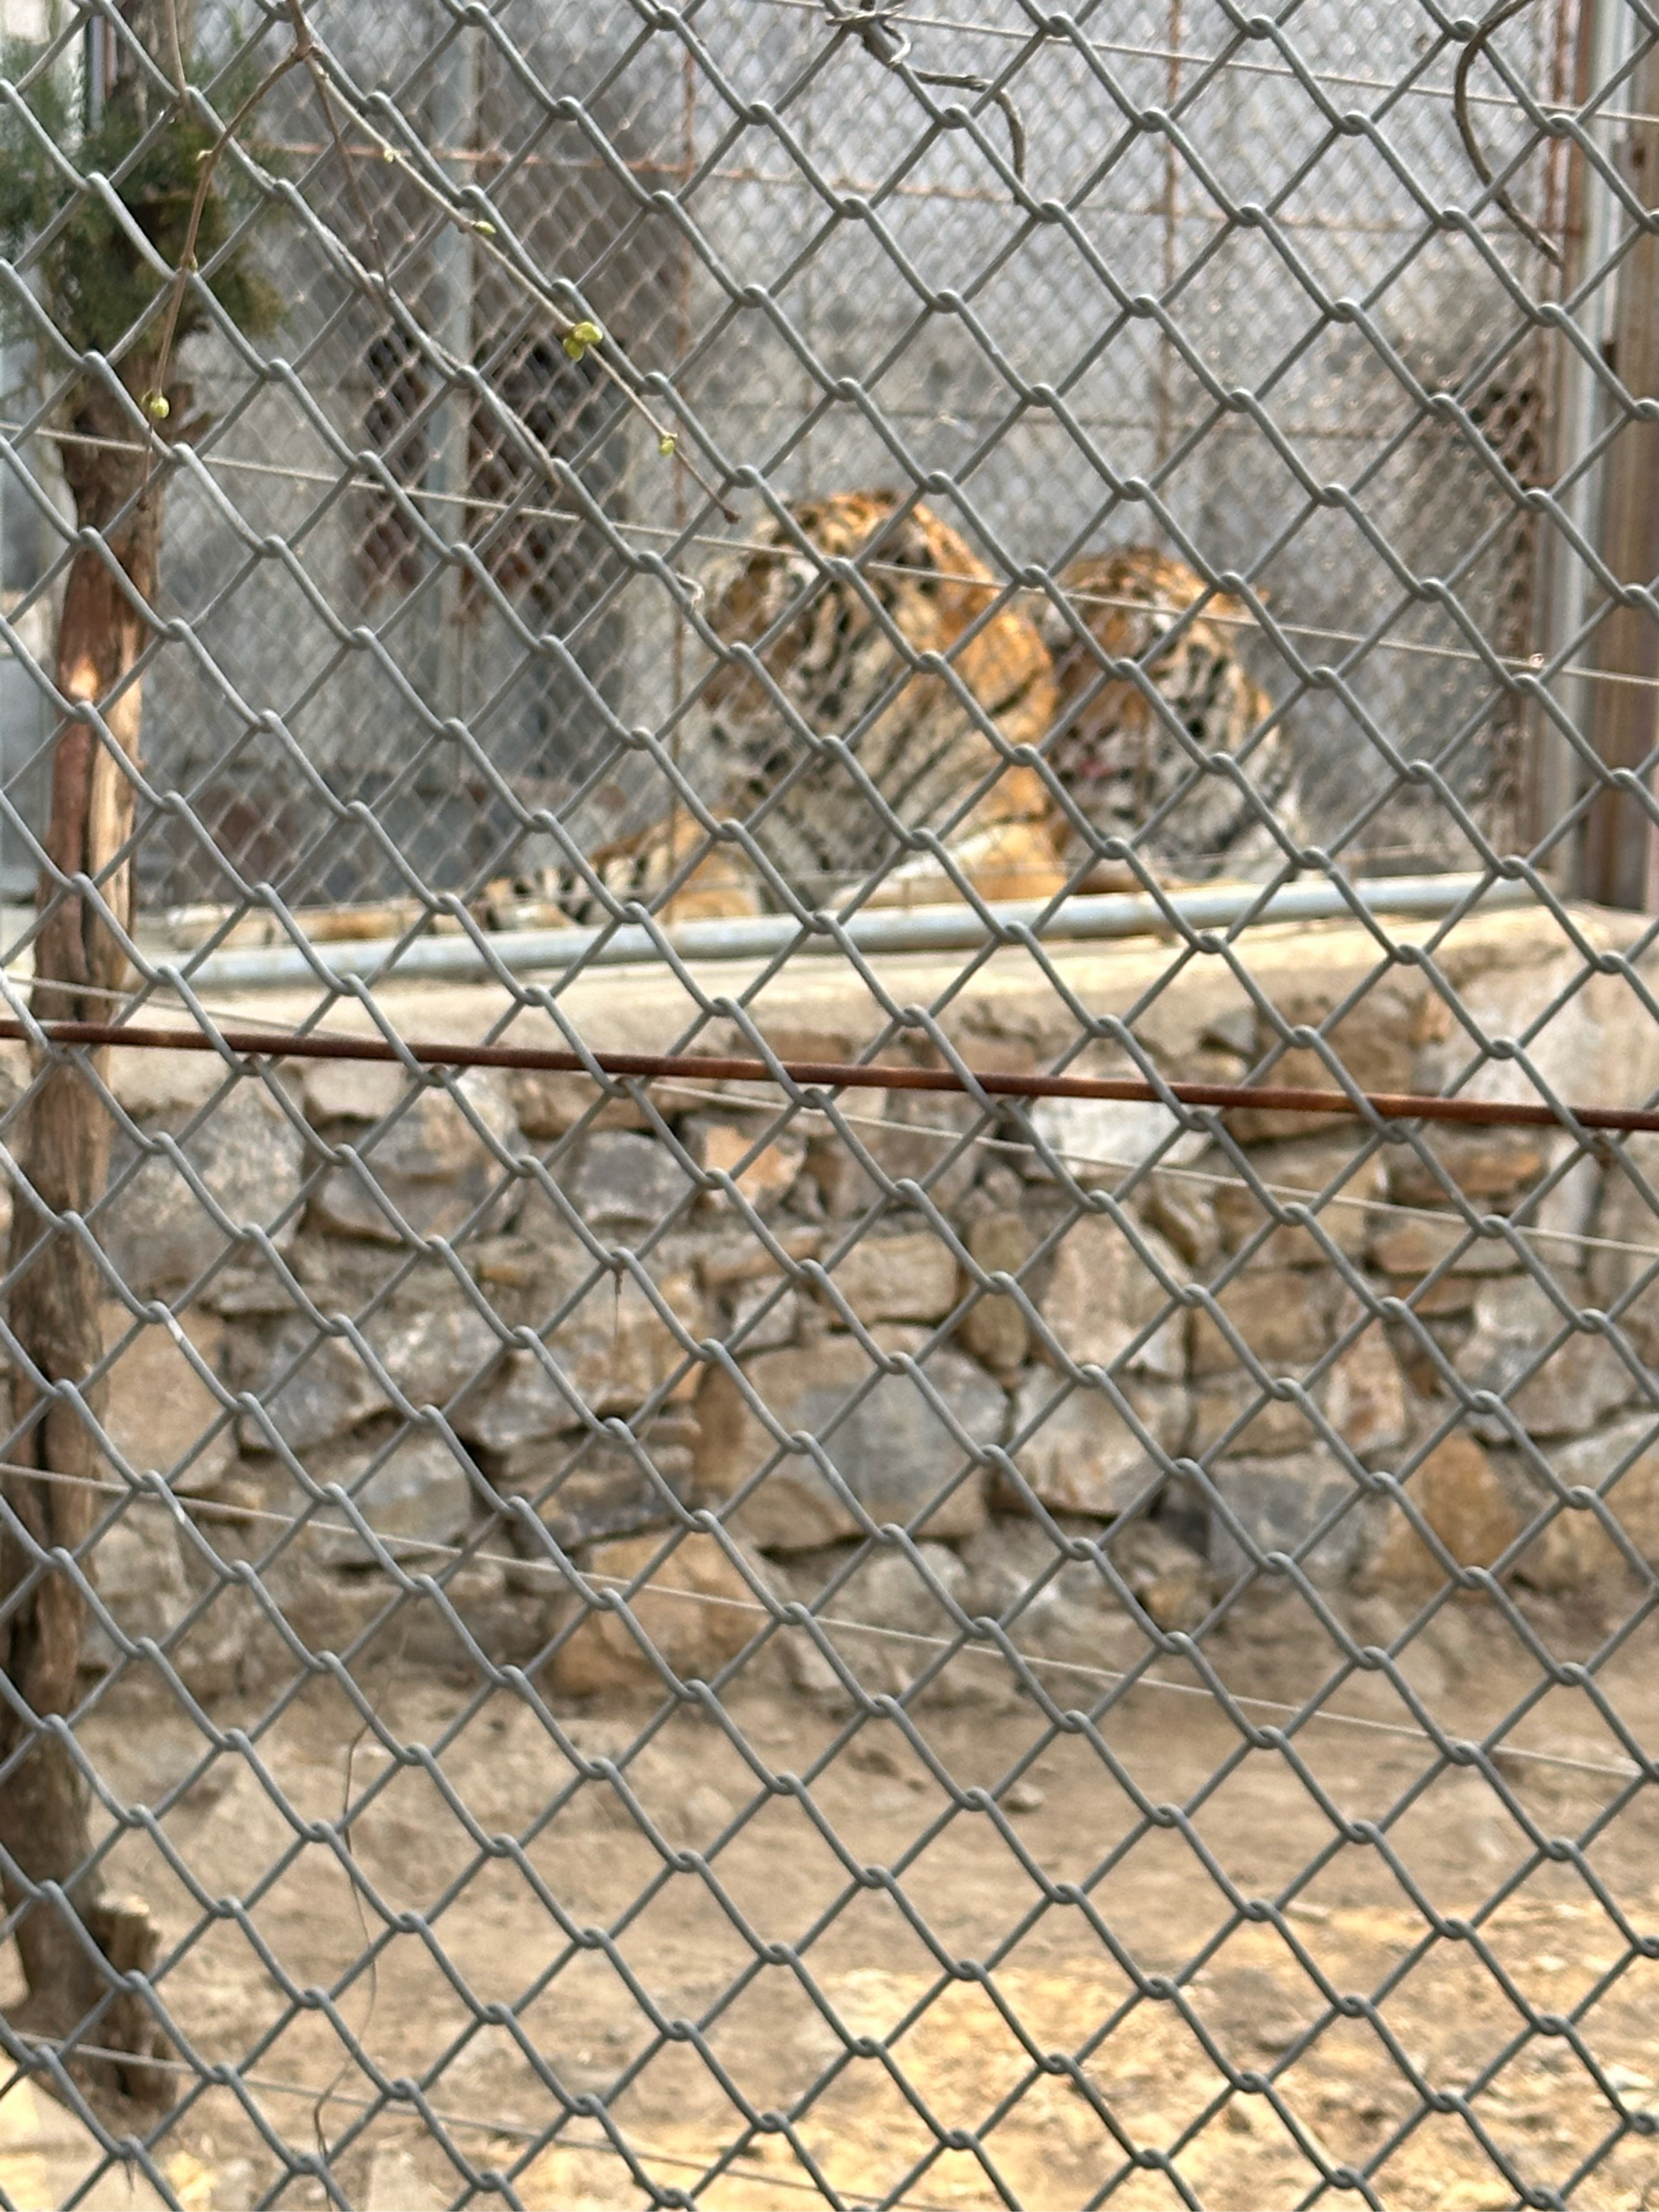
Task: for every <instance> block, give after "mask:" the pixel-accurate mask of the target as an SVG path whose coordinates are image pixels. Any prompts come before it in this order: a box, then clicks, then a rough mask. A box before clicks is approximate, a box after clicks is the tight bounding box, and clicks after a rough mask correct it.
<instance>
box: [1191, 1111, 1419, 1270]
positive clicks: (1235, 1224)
mask: <svg viewBox="0 0 1659 2212" xmlns="http://www.w3.org/2000/svg"><path fill="white" fill-rule="evenodd" d="M1250 1168H1251V1170H1252V1172H1253V1173H1254V1174H1255V1175H1256V1176H1259V1177H1260V1178H1261V1182H1263V1183H1264V1184H1267V1185H1269V1186H1271V1187H1272V1191H1273V1196H1274V1197H1275V1198H1276V1199H1277V1200H1279V1204H1280V1205H1281V1206H1285V1205H1291V1204H1299V1205H1303V1206H1308V1207H1310V1209H1315V1218H1316V1220H1317V1222H1318V1224H1319V1231H1320V1234H1319V1236H1318V1237H1316V1236H1315V1235H1314V1234H1313V1232H1312V1231H1311V1230H1310V1229H1299V1228H1291V1227H1290V1226H1288V1225H1285V1224H1280V1225H1278V1226H1276V1227H1274V1228H1273V1229H1271V1230H1269V1231H1268V1233H1267V1236H1266V1237H1264V1238H1263V1239H1262V1241H1261V1243H1260V1244H1259V1245H1258V1246H1257V1247H1256V1249H1255V1251H1253V1252H1252V1253H1251V1255H1250V1257H1249V1261H1247V1262H1246V1265H1247V1267H1249V1268H1251V1269H1255V1268H1257V1267H1328V1266H1329V1264H1330V1261H1329V1259H1328V1254H1327V1251H1326V1249H1325V1248H1326V1246H1327V1245H1334V1246H1335V1248H1336V1249H1337V1250H1338V1251H1339V1252H1341V1253H1344V1254H1346V1255H1347V1257H1348V1258H1350V1259H1358V1257H1359V1256H1360V1255H1361V1254H1362V1253H1363V1252H1364V1249H1365V1241H1366V1238H1367V1237H1368V1235H1369V1234H1370V1225H1371V1215H1370V1210H1369V1206H1368V1205H1366V1204H1363V1203H1361V1204H1354V1203H1352V1202H1351V1201H1353V1200H1374V1199H1379V1198H1381V1197H1382V1196H1383V1174H1384V1167H1383V1160H1382V1158H1380V1157H1379V1156H1378V1155H1376V1154H1373V1155H1372V1156H1371V1158H1370V1159H1361V1158H1358V1157H1357V1154H1356V1142H1355V1136H1354V1132H1353V1131H1352V1129H1347V1130H1344V1131H1341V1132H1333V1133H1332V1134H1331V1135H1329V1136H1324V1137H1307V1138H1304V1139H1301V1140H1300V1141H1299V1142H1295V1141H1293V1142H1291V1143H1288V1144H1277V1145H1262V1146H1259V1147H1258V1148H1257V1149H1256V1150H1255V1151H1254V1152H1252V1153H1251V1155H1250ZM1327 1192H1328V1193H1329V1194H1330V1196H1329V1198H1328V1200H1326V1202H1325V1203H1324V1204H1322V1205H1316V1201H1317V1200H1319V1199H1320V1198H1321V1197H1322V1195H1323V1194H1325V1193H1327ZM1338 1201H1340V1203H1339V1202H1338ZM1212 1203H1213V1205H1214V1207H1215V1218H1216V1220H1217V1222H1218V1225H1219V1227H1220V1231H1221V1239H1222V1243H1223V1246H1224V1248H1225V1249H1226V1250H1227V1251H1229V1252H1237V1250H1239V1249H1240V1248H1241V1247H1242V1246H1243V1244H1245V1243H1248V1242H1249V1240H1250V1239H1252V1238H1253V1237H1255V1236H1257V1235H1258V1234H1259V1233H1260V1231H1261V1230H1262V1229H1263V1228H1264V1227H1265V1226H1266V1225H1267V1223H1268V1222H1269V1221H1270V1220H1272V1218H1273V1216H1272V1215H1271V1213H1270V1212H1269V1211H1268V1209H1267V1207H1266V1206H1264V1205H1263V1204H1262V1202H1261V1200H1260V1199H1259V1198H1258V1197H1257V1196H1256V1194H1255V1192H1254V1191H1253V1190H1252V1189H1251V1188H1249V1185H1248V1183H1245V1182H1242V1181H1241V1182H1237V1183H1223V1184H1220V1185H1218V1188H1217V1189H1216V1192H1215V1195H1214V1199H1213V1200H1212Z"/></svg>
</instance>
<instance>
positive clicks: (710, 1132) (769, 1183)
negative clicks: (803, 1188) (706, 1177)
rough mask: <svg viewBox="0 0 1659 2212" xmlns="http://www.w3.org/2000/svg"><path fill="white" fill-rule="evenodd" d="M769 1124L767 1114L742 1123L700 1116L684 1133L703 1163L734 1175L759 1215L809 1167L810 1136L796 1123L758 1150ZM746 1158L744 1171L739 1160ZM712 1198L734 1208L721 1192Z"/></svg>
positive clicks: (777, 1202) (775, 1203)
mask: <svg viewBox="0 0 1659 2212" xmlns="http://www.w3.org/2000/svg"><path fill="white" fill-rule="evenodd" d="M768 1127H769V1123H768V1121H767V1117H766V1116H765V1115H763V1114H750V1115H746V1116H745V1117H744V1121H742V1122H741V1123H733V1122H731V1121H713V1120H709V1119H708V1118H706V1117H704V1116H701V1115H700V1116H698V1117H697V1118H696V1120H694V1121H688V1122H687V1123H686V1124H685V1126H684V1128H683V1129H682V1130H681V1132H680V1136H681V1141H682V1142H683V1143H684V1146H685V1148H686V1150H687V1151H688V1152H690V1155H691V1157H692V1158H693V1159H694V1160H696V1163H697V1165H698V1166H699V1167H701V1168H704V1169H707V1170H709V1171H711V1172H713V1173H716V1174H720V1175H728V1176H732V1178H733V1179H734V1181H735V1182H736V1185H737V1190H738V1196H739V1197H740V1198H741V1199H742V1200H743V1201H744V1204H745V1205H747V1206H752V1207H753V1208H754V1210H755V1211H756V1212H757V1213H761V1214H769V1213H771V1212H773V1211H774V1210H775V1208H776V1207H777V1206H781V1205H782V1203H783V1201H784V1200H785V1199H786V1198H787V1197H788V1195H789V1193H790V1191H791V1190H792V1189H793V1188H794V1184H795V1181H796V1178H797V1177H798V1176H799V1174H800V1171H801V1170H802V1168H803V1167H804V1166H805V1163H806V1138H805V1134H804V1133H803V1132H802V1131H800V1130H799V1129H796V1128H793V1127H790V1128H786V1129H780V1130H779V1131H778V1132H777V1133H776V1134H775V1136H773V1137H771V1138H770V1139H769V1142H768V1143H766V1144H765V1145H764V1146H762V1148H761V1150H760V1151H759V1152H755V1146H757V1144H759V1143H760V1140H761V1139H762V1138H763V1136H765V1135H766V1133H767V1131H768ZM751 1152H754V1158H752V1159H751V1158H750V1157H749V1156H750V1153H751ZM744 1160H746V1161H747V1162H748V1164H747V1165H746V1166H744V1167H743V1168H741V1169H739V1165H738V1163H739V1162H740V1161H744ZM709 1200H710V1203H711V1204H713V1205H714V1206H716V1207H719V1208H721V1209H723V1210H726V1211H728V1212H729V1211H730V1210H731V1205H732V1201H731V1200H729V1199H728V1198H726V1196H725V1194H723V1193H722V1192H718V1191H716V1192H711V1193H710V1194H709Z"/></svg>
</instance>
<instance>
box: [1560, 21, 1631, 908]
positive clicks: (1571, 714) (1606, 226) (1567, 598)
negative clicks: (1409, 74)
mask: <svg viewBox="0 0 1659 2212" xmlns="http://www.w3.org/2000/svg"><path fill="white" fill-rule="evenodd" d="M1631 34H1632V16H1631V14H1630V10H1629V9H1628V8H1627V7H1626V5H1625V0H1584V15H1583V21H1582V28H1581V43H1582V50H1583V67H1582V74H1581V76H1580V82H1579V85H1578V88H1577V91H1578V95H1579V97H1580V99H1581V100H1582V99H1586V98H1593V97H1594V96H1595V93H1596V92H1597V91H1598V90H1600V88H1601V87H1602V86H1604V85H1606V84H1607V83H1609V82H1611V81H1612V80H1613V77H1614V76H1616V75H1617V74H1618V72H1619V70H1620V69H1621V68H1622V67H1623V66H1624V64H1625V62H1626V58H1628V55H1629V52H1630V46H1631ZM1609 104H1610V105H1615V106H1623V105H1624V102H1623V101H1622V100H1614V101H1613V102H1611V103H1609ZM1587 127H1588V131H1589V137H1591V139H1592V140H1593V141H1594V143H1595V145H1596V146H1597V148H1598V149H1600V150H1601V153H1602V155H1603V156H1604V157H1605V158H1609V159H1610V158H1611V154H1612V149H1613V139H1614V133H1615V131H1616V130H1617V128H1618V126H1617V125H1614V124H1612V123H1609V122H1606V121H1603V120H1601V118H1599V117H1597V118H1594V119H1592V120H1591V121H1590V123H1589V125H1588V126H1587ZM1576 167H1577V173H1578V191H1577V202H1578V206H1577V222H1576V224H1575V225H1574V228H1576V230H1577V252H1576V253H1575V254H1574V255H1573V256H1572V259H1571V284H1570V287H1569V289H1571V286H1572V285H1577V284H1581V283H1583V282H1584V281H1585V280H1586V279H1587V278H1592V277H1593V276H1594V275H1595V271H1596V270H1600V269H1603V268H1605V267H1606V265H1607V260H1608V258H1609V256H1610V255H1611V253H1612V252H1613V247H1614V246H1615V244H1616V242H1617V239H1618V234H1619V231H1618V226H1619V208H1618V203H1617V202H1616V201H1615V200H1614V198H1613V196H1612V194H1611V193H1610V192H1609V191H1608V190H1607V185H1605V184H1604V183H1603V181H1602V179H1601V176H1600V174H1599V173H1597V171H1596V170H1595V168H1594V167H1592V166H1591V165H1590V164H1589V162H1587V161H1582V160H1581V161H1578V162H1577V164H1576ZM1615 296H1616V295H1615V291H1614V288H1613V284H1612V283H1611V282H1607V283H1598V284H1596V285H1595V289H1593V290H1592V291H1591V292H1590V294H1589V296H1588V297H1587V298H1586V299H1585V300H1584V301H1583V302H1582V303H1581V305H1580V306H1579V308H1578V310H1577V324H1578V327H1579V329H1580V330H1581V331H1583V334H1584V336H1585V337H1586V338H1587V340H1588V341H1589V351H1590V352H1591V354H1593V355H1595V356H1604V355H1605V353H1606V350H1607V346H1608V344H1609V343H1610V342H1611V339H1612V335H1613V311H1614V304H1615ZM1557 420H1558V429H1557V436H1556V468H1555V476H1556V480H1557V481H1558V483H1559V481H1560V480H1561V479H1562V478H1563V477H1571V482H1570V483H1568V484H1567V486H1566V488H1565V490H1564V491H1563V492H1562V493H1561V495H1560V503H1561V506H1562V507H1563V508H1564V509H1565V513H1566V515H1567V518H1568V520H1569V521H1570V522H1571V526H1572V527H1573V529H1574V531H1575V532H1577V534H1578V535H1579V536H1581V537H1582V538H1584V539H1586V540H1588V541H1589V542H1590V543H1592V544H1594V543H1595V539H1596V538H1597V535H1598V532H1599V528H1600V518H1601V501H1602V495H1603V480H1604V475H1605V464H1598V465H1596V466H1595V467H1594V468H1590V469H1584V468H1583V466H1582V464H1583V457H1584V455H1585V454H1586V453H1589V450H1590V448H1591V447H1592V446H1593V445H1594V444H1595V439H1596V437H1597V435H1599V433H1600V431H1601V428H1602V427H1603V416H1602V398H1601V382H1600V380H1599V379H1598V378H1597V376H1596V374H1595V370H1594V368H1592V367H1591V366H1590V364H1589V362H1588V361H1586V360H1585V358H1584V357H1583V354H1582V353H1581V352H1580V351H1579V350H1578V349H1577V347H1573V346H1563V348H1562V361H1561V382H1560V388H1559V414H1558V418H1557ZM1589 582H1590V579H1589V572H1588V570H1587V569H1586V568H1585V566H1584V563H1583V560H1582V559H1581V558H1580V556H1578V555H1577V553H1576V552H1574V551H1573V550H1571V547H1570V546H1569V545H1568V544H1566V542H1565V539H1564V538H1561V537H1560V536H1559V535H1558V536H1557V537H1556V538H1555V540H1554V544H1553V549H1552V555H1551V561H1550V593H1549V651H1550V653H1551V656H1552V657H1554V656H1555V655H1557V654H1559V653H1562V652H1563V651H1564V650H1565V649H1566V648H1567V647H1569V646H1570V645H1571V641H1573V639H1575V638H1576V637H1577V635H1578V634H1579V632H1580V631H1581V630H1582V629H1583V626H1584V623H1585V620H1586V617H1588V615H1589V609H1590V599H1589ZM1571 657H1572V659H1574V660H1575V661H1576V662H1577V663H1579V664H1580V665H1584V664H1585V663H1587V662H1588V661H1589V659H1591V657H1592V656H1591V655H1590V654H1589V653H1584V652H1579V651H1575V652H1574V653H1572V656H1571ZM1599 688H1601V687H1599V686H1597V685H1596V684H1595V683H1593V682H1592V681H1591V680H1590V679H1589V678H1587V677H1583V676H1563V677H1560V678H1557V680H1556V683H1555V685H1554V696H1555V699H1556V701H1557V703H1558V705H1559V708H1560V709H1561V711H1562V713H1563V714H1565V716H1566V717H1567V718H1568V720H1570V721H1571V723H1572V725H1573V726H1574V728H1575V729H1577V730H1578V731H1580V732H1583V733H1584V734H1585V735H1587V736H1588V735H1589V734H1590V733H1591V732H1592V731H1593V729H1594V723H1595V692H1596V690H1598V689H1599ZM1582 784H1583V769H1582V768H1581V766H1580V763H1579V762H1578V760H1577V757H1576V755H1575V754H1574V751H1573V749H1572V747H1571V744H1569V743H1568V742H1567V740H1566V739H1565V738H1564V737H1563V736H1562V735H1561V733H1560V732H1559V730H1558V729H1556V728H1555V726H1553V724H1551V723H1548V722H1547V723H1546V724H1545V725H1544V727H1543V732H1542V736H1541V744H1540V759H1539V763H1538V781H1537V790H1538V817H1539V818H1538V822H1537V825H1536V826H1537V829H1538V831H1539V833H1540V834H1541V835H1543V834H1547V832H1548V830H1549V829H1551V828H1552V827H1553V825H1554V824H1555V823H1558V822H1560V821H1561V820H1562V819H1563V818H1564V817H1565V816H1566V815H1567V814H1568V812H1569V811H1571V807H1572V805H1573V804H1574V802H1575V800H1576V799H1577V796H1578V793H1579V791H1580V789H1581V788H1582ZM1581 846H1582V838H1581V837H1580V838H1575V839H1574V841H1573V842H1572V843H1571V845H1570V846H1566V845H1564V846H1559V847H1557V848H1555V850H1554V853H1553V859H1552V863H1551V873H1552V874H1553V876H1554V877H1555V878H1556V879H1557V881H1558V883H1559V887H1560V889H1561V890H1563V891H1564V892H1565V893H1568V894H1572V893H1575V892H1578V891H1581V890H1584V889H1586V888H1588V886H1587V884H1586V881H1585V873H1584V854H1583V851H1582V849H1581Z"/></svg>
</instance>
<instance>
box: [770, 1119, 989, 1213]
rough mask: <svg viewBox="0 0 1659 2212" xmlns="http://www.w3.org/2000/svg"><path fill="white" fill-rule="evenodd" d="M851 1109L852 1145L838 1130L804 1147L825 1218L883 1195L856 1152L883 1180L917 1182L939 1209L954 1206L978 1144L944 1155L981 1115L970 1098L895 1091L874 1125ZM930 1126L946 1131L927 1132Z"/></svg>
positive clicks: (971, 1173)
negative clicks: (854, 1142)
mask: <svg viewBox="0 0 1659 2212" xmlns="http://www.w3.org/2000/svg"><path fill="white" fill-rule="evenodd" d="M854 1110H855V1111H857V1112H858V1114H859V1119H858V1120H857V1121H856V1122H855V1123H854V1126H853V1133H854V1138H855V1139H857V1150H854V1146H851V1145H848V1143H847V1142H846V1141H845V1140H844V1139H842V1137H840V1136H839V1135H815V1136H814V1137H813V1138H812V1139H811V1144H810V1146H809V1148H808V1152H807V1163H806V1164H807V1167H808V1170H810V1172H811V1176H812V1178H813V1180H814V1182H816V1183H817V1188H818V1193H819V1195H820V1197H821V1199H822V1200H823V1207H824V1211H825V1212H827V1213H828V1214H829V1216H830V1218H832V1219H833V1220H837V1221H840V1220H845V1219H846V1218H848V1216H849V1215H852V1214H855V1213H862V1212H864V1210H865V1208H866V1206H871V1205H873V1204H874V1203H875V1201H876V1200H877V1199H878V1198H880V1197H881V1196H882V1195H883V1194H884V1186H883V1184H882V1183H881V1182H878V1181H877V1180H875V1179H874V1177H872V1175H871V1173H870V1172H869V1170H868V1169H866V1167H865V1165H864V1164H863V1162H862V1161H861V1160H860V1158H859V1152H863V1153H864V1154H866V1156H867V1158H869V1160H870V1161H871V1163H872V1165H873V1166H874V1168H875V1169H876V1170H878V1174H879V1175H881V1176H884V1177H885V1178H887V1180H888V1181H889V1182H898V1181H899V1180H901V1179H908V1180H910V1181H912V1182H917V1183H921V1184H923V1185H925V1186H926V1188H927V1194H928V1196H929V1198H930V1199H931V1200H933V1204H934V1205H935V1206H938V1207H939V1211H940V1212H943V1213H950V1212H953V1211H954V1209H955V1208H956V1207H957V1206H958V1205H959V1204H960V1203H961V1201H962V1200H963V1198H964V1197H965V1196H966V1195H967V1193H968V1191H969V1188H971V1186H972V1184H973V1182H974V1178H975V1176H976V1175H977V1174H978V1172H979V1168H980V1148H979V1147H978V1146H975V1145H969V1146H965V1147H964V1148H963V1151H962V1152H961V1153H960V1154H959V1155H957V1157H956V1158H951V1150H952V1146H953V1145H954V1143H955V1142H956V1140H957V1138H958V1137H959V1136H961V1135H962V1134H964V1133H969V1132H971V1131H973V1130H975V1128H977V1127H978V1125H979V1122H980V1121H981V1118H982V1117H981V1114H980V1110H979V1109H978V1107H977V1106H975V1103H974V1102H973V1101H972V1099H971V1098H964V1097H960V1096H957V1097H952V1096H951V1095H950V1094H949V1093H948V1092H943V1091H894V1092H892V1093H891V1094H890V1097H889V1098H888V1101H887V1108H886V1112H885V1114H884V1116H883V1118H882V1121H881V1122H880V1124H879V1125H878V1126H877V1127H872V1126H871V1122H872V1120H873V1119H874V1115H873V1113H872V1109H871V1108H870V1107H869V1106H867V1105H866V1106H865V1107H863V1108H862V1109H854ZM936 1131H943V1132H944V1134H943V1135H938V1134H934V1133H933V1132H936Z"/></svg>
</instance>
